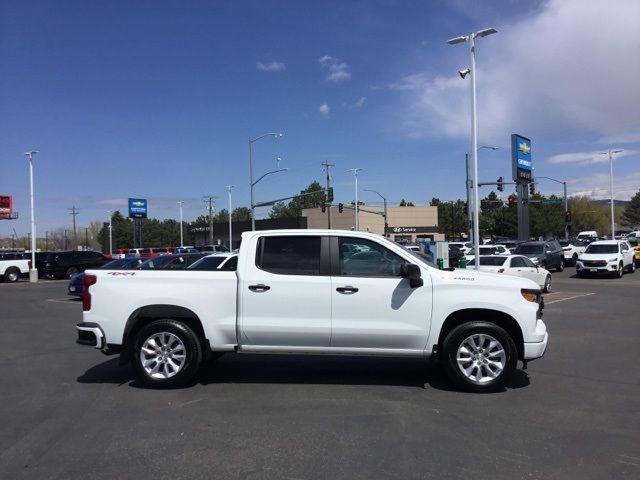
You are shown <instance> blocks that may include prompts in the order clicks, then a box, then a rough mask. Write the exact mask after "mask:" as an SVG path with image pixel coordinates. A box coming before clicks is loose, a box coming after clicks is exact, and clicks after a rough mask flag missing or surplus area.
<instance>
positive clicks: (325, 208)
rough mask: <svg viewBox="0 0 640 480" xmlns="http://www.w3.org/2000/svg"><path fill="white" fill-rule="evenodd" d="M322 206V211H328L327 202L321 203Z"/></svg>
mask: <svg viewBox="0 0 640 480" xmlns="http://www.w3.org/2000/svg"><path fill="white" fill-rule="evenodd" d="M320 208H321V209H322V213H324V212H326V211H327V204H326V203H324V202H322V203H321V204H320Z"/></svg>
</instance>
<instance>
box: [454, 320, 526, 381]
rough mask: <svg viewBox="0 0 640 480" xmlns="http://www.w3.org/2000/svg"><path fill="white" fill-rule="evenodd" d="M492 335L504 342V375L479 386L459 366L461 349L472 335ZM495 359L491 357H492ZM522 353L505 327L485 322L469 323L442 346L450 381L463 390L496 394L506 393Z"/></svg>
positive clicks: (456, 330)
mask: <svg viewBox="0 0 640 480" xmlns="http://www.w3.org/2000/svg"><path fill="white" fill-rule="evenodd" d="M476 334H481V335H489V336H491V337H493V338H494V339H495V340H497V341H498V342H500V344H501V345H502V349H503V350H504V353H505V362H504V367H503V369H502V371H501V372H500V373H499V374H498V376H496V377H495V378H493V379H491V380H489V381H486V382H483V383H477V382H475V381H472V380H470V379H469V378H468V377H467V376H465V374H464V373H463V372H462V370H461V368H462V367H459V366H458V361H457V354H458V349H459V348H461V347H462V345H463V343H464V342H465V339H467V338H468V337H470V336H472V335H476ZM489 358H491V355H489ZM517 362H518V352H517V349H516V344H515V343H514V341H513V338H511V336H510V335H509V334H508V333H507V332H506V331H505V330H504V329H502V328H501V327H499V326H497V325H495V324H493V323H489V322H482V321H475V322H468V323H463V324H462V325H459V326H458V327H456V328H454V329H453V330H452V331H451V332H449V334H448V335H447V337H446V338H445V339H444V342H443V343H442V364H443V367H444V370H445V372H446V374H447V376H448V377H449V379H450V380H451V381H452V382H453V383H454V384H455V385H456V386H457V387H459V388H461V389H463V390H468V391H472V392H492V391H495V390H499V389H502V388H503V387H504V385H505V383H506V382H507V381H508V380H509V378H510V377H511V375H512V374H513V372H514V371H515V369H516V366H517Z"/></svg>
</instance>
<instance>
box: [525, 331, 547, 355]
mask: <svg viewBox="0 0 640 480" xmlns="http://www.w3.org/2000/svg"><path fill="white" fill-rule="evenodd" d="M548 342H549V334H548V333H547V332H544V339H543V340H542V341H541V342H535V343H525V344H524V360H527V361H529V360H535V359H536V358H540V357H542V356H543V355H544V353H545V352H546V351H547V343H548Z"/></svg>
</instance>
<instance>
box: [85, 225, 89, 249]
mask: <svg viewBox="0 0 640 480" xmlns="http://www.w3.org/2000/svg"><path fill="white" fill-rule="evenodd" d="M84 250H89V227H84Z"/></svg>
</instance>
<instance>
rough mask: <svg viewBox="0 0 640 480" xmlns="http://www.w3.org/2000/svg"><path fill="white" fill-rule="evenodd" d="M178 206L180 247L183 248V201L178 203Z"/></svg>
mask: <svg viewBox="0 0 640 480" xmlns="http://www.w3.org/2000/svg"><path fill="white" fill-rule="evenodd" d="M178 205H179V206H180V246H181V247H184V235H183V233H182V207H183V206H184V200H180V201H178Z"/></svg>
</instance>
